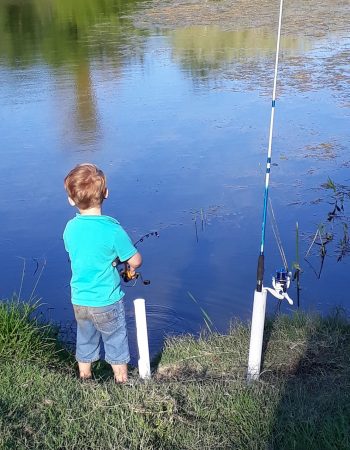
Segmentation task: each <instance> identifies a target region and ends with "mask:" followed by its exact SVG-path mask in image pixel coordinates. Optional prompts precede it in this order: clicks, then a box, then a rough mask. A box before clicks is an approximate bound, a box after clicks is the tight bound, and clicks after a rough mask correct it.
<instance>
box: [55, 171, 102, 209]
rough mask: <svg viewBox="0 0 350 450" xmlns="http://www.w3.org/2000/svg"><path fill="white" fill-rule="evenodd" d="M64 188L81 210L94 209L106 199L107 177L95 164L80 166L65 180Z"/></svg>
mask: <svg viewBox="0 0 350 450" xmlns="http://www.w3.org/2000/svg"><path fill="white" fill-rule="evenodd" d="M64 188H65V190H66V191H67V194H68V196H69V197H70V198H71V199H72V200H73V201H74V203H75V204H76V206H77V207H78V208H79V209H89V208H93V207H95V206H100V205H101V203H102V202H103V200H104V199H105V197H106V193H107V188H106V177H105V175H104V173H103V172H102V170H100V169H99V168H98V167H97V166H95V164H90V163H85V164H79V165H77V166H76V167H74V169H72V170H71V171H70V172H69V174H68V175H67V176H66V178H65V179H64Z"/></svg>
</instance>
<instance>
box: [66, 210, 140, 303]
mask: <svg viewBox="0 0 350 450" xmlns="http://www.w3.org/2000/svg"><path fill="white" fill-rule="evenodd" d="M63 240H64V245H65V248H66V250H67V252H68V253H69V258H70V261H71V268H72V279H71V290H72V303H73V304H75V305H82V306H95V307H98V306H107V305H110V304H112V303H114V302H116V301H118V300H120V299H121V298H122V297H123V296H124V292H123V291H122V289H121V286H120V277H119V273H118V270H117V269H116V268H115V267H113V266H112V262H113V261H114V260H115V259H116V258H117V257H118V258H119V259H120V261H126V260H127V259H129V258H131V257H132V256H133V255H135V253H137V249H136V248H135V247H134V245H133V244H132V242H131V240H130V238H129V236H128V235H127V233H126V232H125V230H124V229H123V228H122V226H121V225H120V224H119V222H118V221H117V220H115V219H113V218H112V217H109V216H103V215H101V216H84V215H81V214H77V215H76V217H74V219H72V220H70V221H69V222H68V223H67V225H66V228H65V230H64V233H63Z"/></svg>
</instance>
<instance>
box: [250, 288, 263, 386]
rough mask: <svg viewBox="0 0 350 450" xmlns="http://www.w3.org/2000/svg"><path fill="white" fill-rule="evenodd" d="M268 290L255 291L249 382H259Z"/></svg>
mask: <svg viewBox="0 0 350 450" xmlns="http://www.w3.org/2000/svg"><path fill="white" fill-rule="evenodd" d="M266 296H267V290H266V289H264V288H263V289H262V291H261V292H258V291H257V290H255V291H254V305H253V315H252V327H251V332H250V345H249V359H248V372H247V380H248V381H253V380H257V379H258V378H259V375H260V367H261V355H262V346H263V338H264V325H265V311H266Z"/></svg>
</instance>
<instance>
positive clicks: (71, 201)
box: [68, 197, 75, 206]
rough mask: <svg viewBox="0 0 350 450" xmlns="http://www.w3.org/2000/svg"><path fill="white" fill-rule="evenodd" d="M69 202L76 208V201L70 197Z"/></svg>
mask: <svg viewBox="0 0 350 450" xmlns="http://www.w3.org/2000/svg"><path fill="white" fill-rule="evenodd" d="M68 202H69V204H70V205H71V206H75V201H74V200H72V199H71V198H70V197H68Z"/></svg>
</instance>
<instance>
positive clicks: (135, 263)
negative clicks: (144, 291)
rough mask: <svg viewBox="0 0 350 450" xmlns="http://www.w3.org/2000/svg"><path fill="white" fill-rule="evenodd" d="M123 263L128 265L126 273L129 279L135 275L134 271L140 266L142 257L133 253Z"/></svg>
mask: <svg viewBox="0 0 350 450" xmlns="http://www.w3.org/2000/svg"><path fill="white" fill-rule="evenodd" d="M125 263H126V264H127V265H128V271H129V274H130V276H131V277H133V276H134V275H135V272H136V269H137V268H138V267H140V266H141V264H142V256H141V254H140V253H139V252H137V253H135V255H133V256H132V257H131V258H129V259H128V260H127V261H125Z"/></svg>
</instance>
